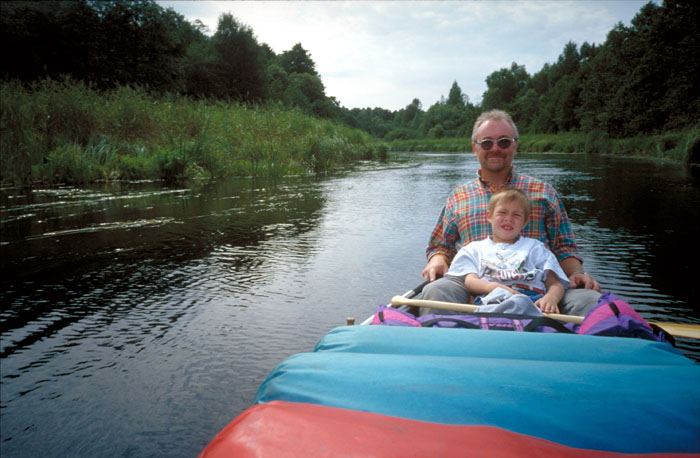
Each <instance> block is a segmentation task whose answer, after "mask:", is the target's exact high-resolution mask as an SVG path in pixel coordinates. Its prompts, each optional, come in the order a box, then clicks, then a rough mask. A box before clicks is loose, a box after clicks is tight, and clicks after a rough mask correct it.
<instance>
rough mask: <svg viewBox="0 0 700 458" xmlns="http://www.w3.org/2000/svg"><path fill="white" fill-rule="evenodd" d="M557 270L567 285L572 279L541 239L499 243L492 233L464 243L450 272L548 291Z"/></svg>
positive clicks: (558, 275)
mask: <svg viewBox="0 0 700 458" xmlns="http://www.w3.org/2000/svg"><path fill="white" fill-rule="evenodd" d="M548 270H551V271H552V272H554V273H555V274H556V275H557V277H559V280H560V281H561V282H562V284H563V285H564V289H566V288H568V287H569V279H568V278H567V276H566V274H565V273H564V271H563V270H562V268H561V266H559V262H557V258H556V257H555V256H554V254H553V253H552V252H551V251H549V250H548V249H547V247H546V246H545V245H544V244H543V243H542V242H540V241H539V240H535V239H531V238H529V237H522V236H521V237H520V238H518V240H517V241H516V242H515V243H496V242H494V241H493V240H492V239H491V237H489V238H487V239H484V240H479V241H477V242H471V243H469V244H467V245H465V246H464V247H462V248H461V249H460V250H459V252H457V255H456V256H455V258H454V259H453V260H452V264H451V265H450V270H449V271H448V272H447V274H448V275H460V276H461V275H467V274H471V273H473V274H477V275H478V276H479V278H481V279H482V280H486V281H495V282H498V283H500V284H502V285H506V286H510V287H513V288H523V287H524V288H525V289H531V290H534V291H537V290H540V291H546V288H545V284H544V280H545V279H546V278H547V271H548Z"/></svg>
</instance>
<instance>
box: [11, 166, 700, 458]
mask: <svg viewBox="0 0 700 458" xmlns="http://www.w3.org/2000/svg"><path fill="white" fill-rule="evenodd" d="M516 166H517V168H518V170H519V171H520V172H523V173H527V174H530V175H533V176H536V177H539V178H542V179H544V180H546V181H548V182H550V183H552V184H553V185H554V186H555V188H556V189H557V190H558V191H559V193H560V195H561V197H562V198H563V200H564V203H565V205H566V207H567V209H568V210H569V216H570V218H571V220H572V222H573V226H574V230H575V233H576V235H577V238H578V241H579V248H580V251H581V252H582V254H583V256H584V258H585V259H586V262H585V267H586V269H587V271H588V272H590V273H592V274H593V275H595V276H596V277H597V278H598V280H599V281H600V283H601V285H602V287H603V289H604V290H609V291H614V292H616V293H618V294H619V295H621V296H623V297H624V298H626V299H627V300H628V301H629V302H630V303H631V304H632V305H633V306H634V307H635V308H636V309H637V310H639V311H640V312H641V313H642V314H643V315H644V316H645V317H646V318H648V319H652V320H657V321H672V322H686V323H694V324H700V308H699V307H698V306H697V297H698V293H699V291H700V290H699V288H698V283H700V282H698V280H697V275H698V269H697V263H698V260H699V259H700V248H699V244H698V241H697V234H698V230H697V228H696V227H695V226H696V225H697V221H698V220H700V178H698V176H697V175H695V176H693V174H692V173H691V171H689V170H688V169H686V168H685V167H682V166H674V165H660V164H657V163H653V162H646V161H641V160H630V159H619V158H614V159H613V158H600V157H594V158H591V157H587V156H585V155H556V154H547V155H528V154H520V155H519V156H518V157H517V158H516ZM476 168H477V163H476V160H475V159H474V158H473V156H471V155H467V154H459V155H456V154H418V153H415V154H406V155H400V156H399V157H398V159H397V160H395V161H391V162H389V163H387V164H370V163H368V164H364V165H361V166H360V167H359V169H357V170H354V171H350V172H344V173H340V174H338V175H336V176H332V177H323V178H310V177H292V178H283V179H278V180H260V179H236V180H230V181H225V182H218V183H214V184H207V185H199V186H195V187H192V188H187V187H181V188H168V187H163V185H161V184H159V183H158V184H154V183H131V184H126V183H120V184H100V185H96V186H90V187H84V188H58V189H56V188H51V189H49V188H39V189H34V190H33V191H31V192H29V193H28V192H26V191H20V190H13V189H5V190H2V191H0V221H1V222H2V226H1V233H0V235H1V238H0V253H1V254H2V268H1V269H2V276H1V277H0V278H1V279H0V282H1V287H0V300H1V303H2V311H1V314H0V332H1V338H2V346H1V351H0V364H1V383H2V384H1V386H0V388H1V405H0V414H1V416H2V418H1V422H0V428H1V429H0V432H1V435H2V437H1V439H0V440H1V442H0V454H1V455H2V456H3V457H5V458H12V457H29V456H56V457H59V456H60V457H68V456H76V457H77V456H80V457H82V456H115V457H117V456H133V457H148V456H154V457H193V456H196V455H197V453H199V452H200V451H201V450H202V448H203V447H204V446H205V445H206V444H207V443H208V441H209V440H210V439H211V438H212V437H213V436H214V435H215V434H216V433H217V432H218V431H219V430H220V429H221V428H223V427H224V426H225V425H226V424H227V423H228V422H229V421H230V420H231V419H233V418H234V416H235V415H237V414H238V413H240V412H241V411H242V410H244V409H245V408H246V407H247V406H249V405H250V403H251V401H252V399H253V396H254V394H255V391H256V389H257V387H258V385H259V384H260V383H261V382H262V381H263V380H264V379H265V377H266V375H267V374H268V372H269V371H270V370H271V369H272V368H273V367H274V366H275V365H276V364H278V363H279V362H281V361H282V360H283V359H284V358H286V357H287V356H289V355H291V354H293V353H298V352H304V351H310V350H312V349H313V346H314V344H315V343H316V342H317V341H318V340H319V339H320V338H321V337H322V336H323V335H324V334H325V333H326V332H327V331H329V330H330V329H332V328H334V327H336V326H340V325H343V324H344V322H345V318H346V317H348V316H354V317H356V318H357V319H358V321H361V320H362V319H364V318H366V317H367V316H369V315H370V314H371V313H372V312H373V310H374V309H375V307H376V306H377V305H379V304H381V303H385V302H387V301H388V300H389V299H390V298H391V296H392V295H394V294H399V293H402V292H404V291H406V290H408V289H411V288H412V287H414V286H416V285H418V284H419V283H420V282H421V277H420V271H421V270H422V268H423V266H424V263H425V257H424V247H425V243H426V241H427V236H428V234H429V232H430V230H431V229H432V226H433V224H434V222H435V219H436V218H437V215H438V213H439V211H440V208H441V207H442V205H443V203H444V200H445V198H446V196H447V194H448V192H449V191H450V190H451V189H452V188H453V187H455V186H457V185H459V184H461V183H463V182H464V181H466V180H471V179H472V178H473V177H474V176H475V173H476ZM678 348H679V349H680V350H681V351H682V352H683V353H685V354H687V355H689V356H691V357H692V358H694V359H696V360H700V344H699V343H697V342H693V341H690V340H686V339H682V340H679V342H678Z"/></svg>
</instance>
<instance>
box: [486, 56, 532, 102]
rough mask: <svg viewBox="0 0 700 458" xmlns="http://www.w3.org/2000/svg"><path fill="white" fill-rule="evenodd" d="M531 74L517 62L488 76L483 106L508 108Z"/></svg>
mask: <svg viewBox="0 0 700 458" xmlns="http://www.w3.org/2000/svg"><path fill="white" fill-rule="evenodd" d="M528 79H529V75H528V74H527V72H526V71H525V67H524V66H522V65H518V64H516V63H515V62H513V64H512V65H511V66H510V68H502V69H500V70H497V71H495V72H493V73H491V74H490V75H489V76H487V77H486V86H487V89H486V92H484V96H483V101H482V107H483V108H484V110H490V109H493V108H500V109H504V110H507V109H509V108H510V106H511V104H512V103H513V102H514V101H515V97H516V96H517V95H518V93H519V92H520V91H521V90H522V89H523V88H524V87H525V86H526V84H527V81H528Z"/></svg>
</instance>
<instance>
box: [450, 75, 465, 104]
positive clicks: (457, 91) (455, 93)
mask: <svg viewBox="0 0 700 458" xmlns="http://www.w3.org/2000/svg"><path fill="white" fill-rule="evenodd" d="M465 97H466V96H465V95H464V94H463V93H462V88H460V87H459V84H457V81H455V82H454V83H452V87H451V88H450V93H449V95H448V96H447V105H450V106H453V107H464V98H465Z"/></svg>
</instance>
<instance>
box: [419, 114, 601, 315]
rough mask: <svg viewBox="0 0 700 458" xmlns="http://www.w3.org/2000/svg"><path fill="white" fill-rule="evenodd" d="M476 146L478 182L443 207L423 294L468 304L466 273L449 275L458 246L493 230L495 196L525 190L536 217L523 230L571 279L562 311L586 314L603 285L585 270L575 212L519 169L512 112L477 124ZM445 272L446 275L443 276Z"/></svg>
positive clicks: (431, 243)
mask: <svg viewBox="0 0 700 458" xmlns="http://www.w3.org/2000/svg"><path fill="white" fill-rule="evenodd" d="M472 149H473V151H474V155H475V156H476V158H477V159H478V160H479V164H480V166H481V168H480V170H479V172H478V173H479V176H478V178H476V179H475V180H474V181H472V182H469V183H467V184H465V185H462V186H459V187H457V188H455V189H454V190H453V191H452V193H451V194H450V195H449V197H448V199H447V203H446V204H445V207H443V209H442V212H441V213H440V217H439V218H438V221H437V224H436V225H435V228H434V229H433V232H432V234H431V237H430V241H429V242H428V247H427V249H426V254H427V257H428V263H427V265H426V266H425V269H423V278H425V279H429V280H431V283H430V284H428V285H427V286H426V287H425V288H424V290H423V296H422V298H423V299H428V300H437V301H445V302H459V303H467V302H469V300H470V296H471V294H470V293H469V291H468V290H467V289H466V287H465V286H464V278H463V277H455V276H449V275H448V276H445V277H442V276H443V275H445V274H446V273H447V271H448V269H449V264H450V262H451V261H452V258H454V256H455V254H456V253H457V251H458V250H459V249H460V248H461V247H462V246H464V245H466V244H467V243H469V242H472V241H476V240H483V239H485V238H487V237H488V236H489V235H490V234H489V223H488V220H487V210H488V204H489V200H490V198H491V196H492V195H493V194H494V193H495V192H497V191H499V190H501V189H504V188H514V189H520V190H521V191H523V192H525V193H526V194H527V195H528V197H529V198H530V201H531V204H532V210H531V214H530V221H529V223H528V225H527V227H526V228H525V230H524V231H523V235H524V236H526V237H530V238H533V239H537V240H540V241H541V242H542V243H544V244H545V245H546V246H547V247H548V248H549V249H550V250H551V251H552V252H553V253H554V255H555V256H556V257H557V260H558V261H559V265H560V266H561V268H562V270H564V272H565V273H566V275H567V277H568V278H569V281H570V286H569V289H568V290H567V291H566V293H565V294H564V298H563V299H562V301H561V302H560V303H559V310H560V311H561V313H564V314H569V315H582V316H583V315H585V314H586V312H588V310H590V309H591V308H592V307H594V306H595V305H596V303H597V302H598V297H599V296H600V285H598V282H597V281H595V279H594V278H593V277H591V276H590V275H588V274H586V273H585V272H584V270H583V259H582V258H581V256H580V255H579V254H578V249H577V247H576V241H575V239H574V234H573V232H572V230H571V225H570V223H569V217H568V216H567V214H566V209H565V208H564V205H563V204H562V202H561V200H560V199H559V196H558V195H557V192H556V191H555V190H554V188H553V187H552V186H551V185H549V184H547V183H544V182H542V181H539V180H537V179H535V178H532V177H529V176H526V175H521V174H518V173H516V172H515V170H514V169H513V165H512V162H513V157H514V156H515V154H516V153H517V150H518V129H517V127H516V126H515V123H514V122H513V120H512V119H511V117H510V115H508V113H506V112H504V111H500V110H492V111H488V112H485V113H482V115H481V116H479V118H478V119H477V120H476V122H475V123H474V130H473V132H472ZM439 277H442V278H439Z"/></svg>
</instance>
